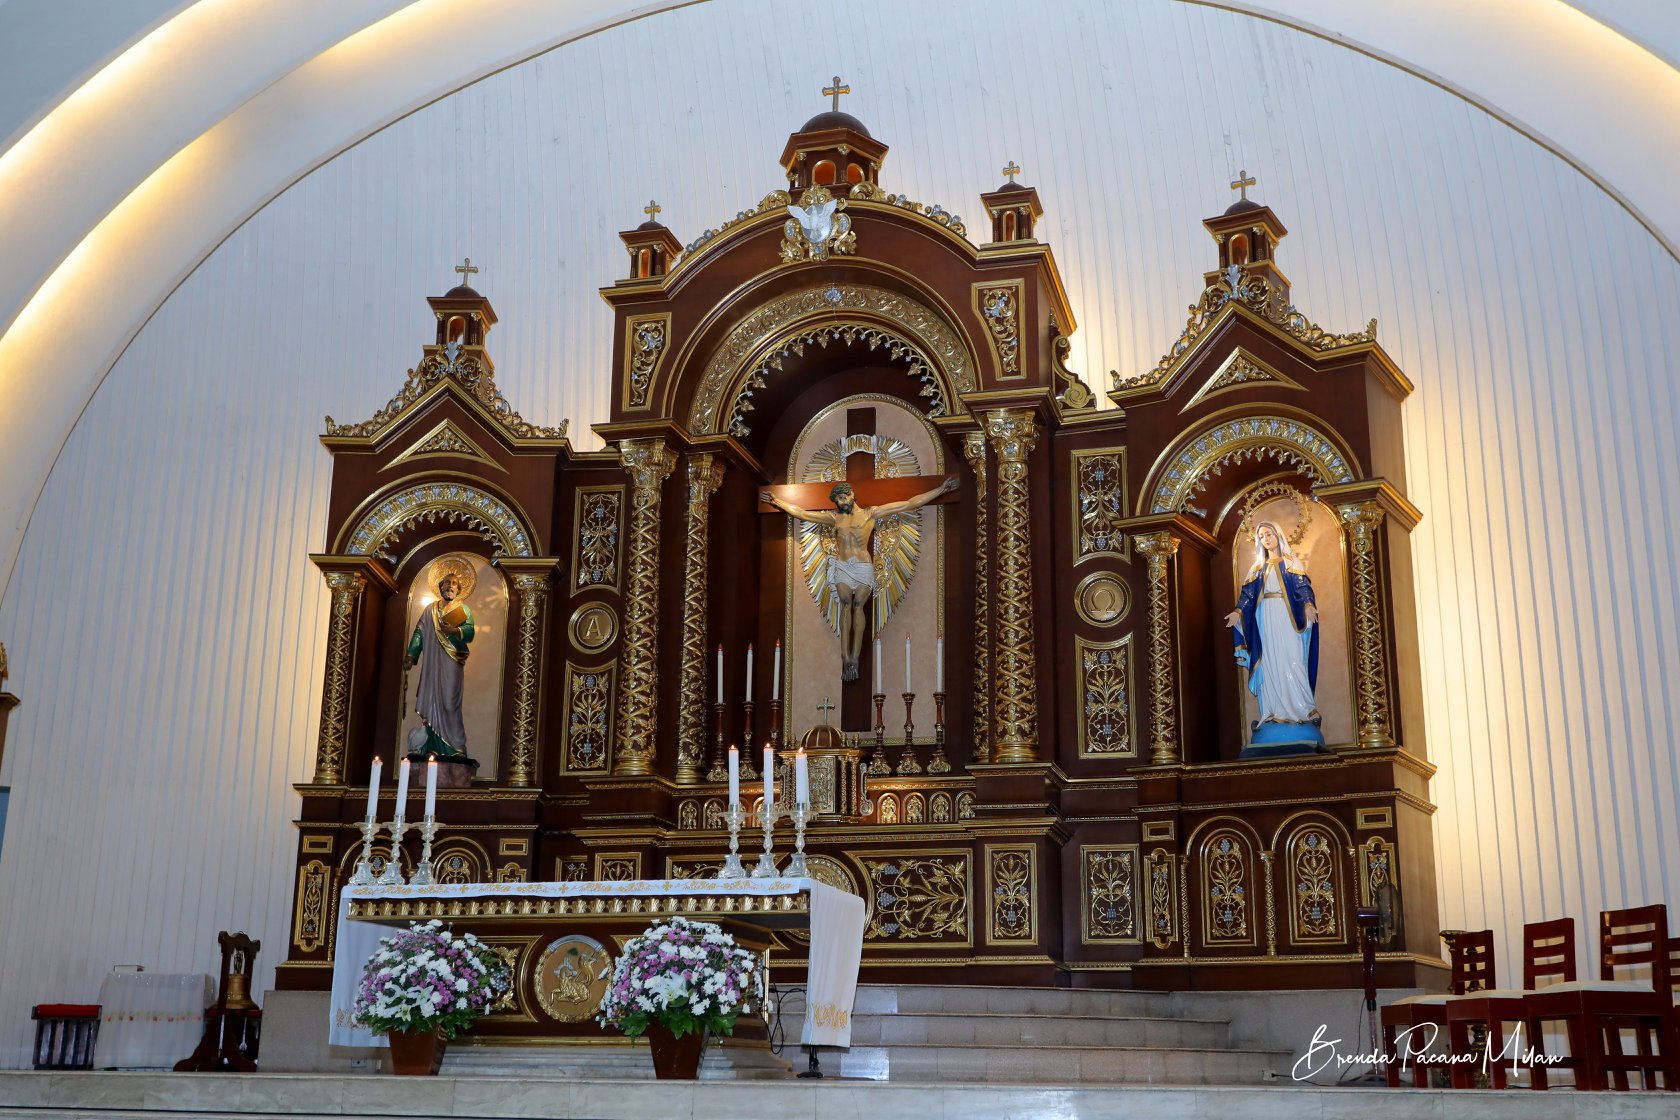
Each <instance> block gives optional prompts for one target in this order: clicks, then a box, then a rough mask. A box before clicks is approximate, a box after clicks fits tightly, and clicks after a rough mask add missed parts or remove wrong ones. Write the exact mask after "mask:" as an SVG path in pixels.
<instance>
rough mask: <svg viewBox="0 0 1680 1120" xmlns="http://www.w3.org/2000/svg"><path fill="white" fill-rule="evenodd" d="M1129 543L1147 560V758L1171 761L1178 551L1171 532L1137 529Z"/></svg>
mask: <svg viewBox="0 0 1680 1120" xmlns="http://www.w3.org/2000/svg"><path fill="white" fill-rule="evenodd" d="M1132 543H1133V544H1134V545H1135V546H1136V548H1137V550H1138V555H1140V556H1142V557H1143V558H1144V559H1145V560H1146V561H1148V564H1149V760H1150V761H1151V762H1154V763H1173V762H1177V761H1178V760H1179V753H1178V708H1177V707H1176V705H1175V703H1174V700H1173V656H1172V597H1171V595H1170V593H1169V589H1168V585H1167V577H1168V570H1169V566H1170V564H1171V562H1172V559H1173V557H1174V556H1176V555H1178V543H1179V542H1178V538H1177V537H1175V536H1173V535H1172V534H1171V533H1141V534H1139V535H1138V536H1136V537H1133V538H1132Z"/></svg>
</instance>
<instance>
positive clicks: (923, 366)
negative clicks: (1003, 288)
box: [688, 284, 976, 435]
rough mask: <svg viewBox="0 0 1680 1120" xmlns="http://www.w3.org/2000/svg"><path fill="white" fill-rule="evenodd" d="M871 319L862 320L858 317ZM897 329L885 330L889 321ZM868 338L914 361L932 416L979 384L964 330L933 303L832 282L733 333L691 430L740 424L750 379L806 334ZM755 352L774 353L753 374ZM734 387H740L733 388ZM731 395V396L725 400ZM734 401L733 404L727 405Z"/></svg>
mask: <svg viewBox="0 0 1680 1120" xmlns="http://www.w3.org/2000/svg"><path fill="white" fill-rule="evenodd" d="M860 315H863V316H868V317H869V319H870V320H874V321H869V320H860V319H859V318H858V316H860ZM883 323H886V324H891V325H892V327H893V328H894V329H890V330H889V329H885V328H884V327H883V326H882V324H883ZM807 337H808V338H809V339H810V341H812V342H817V343H818V344H821V341H820V340H834V339H839V340H840V341H843V342H846V343H847V344H848V345H850V344H851V343H852V342H853V341H860V342H864V343H866V344H867V345H869V346H870V347H871V348H874V347H878V346H882V345H886V346H887V347H888V352H889V353H890V354H893V355H894V356H895V357H900V356H901V357H903V358H904V359H905V360H908V361H909V362H910V373H911V375H912V376H915V377H918V378H920V379H921V381H922V394H923V395H924V396H927V397H931V398H933V401H934V403H933V405H932V407H931V408H930V409H929V412H930V414H932V415H935V416H942V415H944V414H945V412H946V411H947V410H949V409H956V410H958V411H960V410H961V402H960V401H958V400H956V399H955V398H956V395H957V394H959V393H967V392H972V391H973V390H974V389H975V388H976V385H975V380H974V370H973V365H972V362H971V361H970V358H969V356H968V352H967V349H966V348H965V347H964V345H963V341H962V335H961V334H960V333H959V332H958V331H957V330H956V329H955V328H954V327H952V326H951V324H950V323H948V322H947V321H946V320H945V319H944V317H942V316H941V315H939V314H938V313H937V312H935V311H934V310H932V309H931V308H929V307H927V306H926V305H924V304H922V303H919V302H917V301H916V300H913V299H911V298H909V297H908V296H904V295H901V294H899V293H897V292H892V291H888V290H887V289H885V288H878V287H874V286H871V285H867V284H825V285H820V286H817V287H811V288H805V289H802V290H800V291H797V292H791V293H789V294H787V295H785V296H780V297H778V298H777V299H774V300H771V301H770V302H768V303H766V304H763V305H762V306H760V307H758V308H757V309H756V310H754V311H753V312H752V313H751V314H749V315H748V316H747V317H746V318H744V319H742V320H741V322H739V323H737V324H736V325H735V327H734V328H733V329H732V330H730V332H729V334H728V335H727V336H726V337H725V338H724V340H723V342H722V343H721V344H720V345H719V346H718V348H717V351H716V352H715V353H714V354H713V355H712V357H711V360H710V361H708V362H707V364H706V370H705V373H704V374H702V376H701V378H700V385H699V388H698V389H697V390H696V392H695V396H694V403H693V405H692V406H691V407H690V409H689V414H688V427H689V430H690V431H692V432H693V433H695V434H696V435H710V434H712V433H715V432H717V431H719V429H720V427H728V426H730V425H732V424H733V422H734V421H735V419H736V418H737V416H738V415H739V413H740V412H741V409H740V408H739V407H737V402H738V401H739V400H740V398H741V396H742V394H743V393H744V392H745V391H746V390H747V387H748V386H747V382H749V381H750V380H751V379H752V378H755V377H756V378H759V379H760V382H761V383H762V378H763V375H764V374H765V373H766V372H768V371H769V370H771V369H780V368H781V364H782V362H784V361H785V360H786V358H787V357H789V356H792V355H793V354H795V353H802V352H803V347H804V345H805V343H804V341H802V340H804V339H806V338H807ZM755 354H763V355H767V356H766V357H764V358H763V359H761V360H760V361H759V363H758V366H757V369H756V370H754V371H752V372H751V373H749V371H748V369H747V366H748V363H749V362H750V361H751V359H752V356H753V355H755ZM731 385H736V386H737V387H736V388H735V390H734V392H733V393H731V392H730V387H731ZM726 398H727V400H726ZM726 406H727V407H726Z"/></svg>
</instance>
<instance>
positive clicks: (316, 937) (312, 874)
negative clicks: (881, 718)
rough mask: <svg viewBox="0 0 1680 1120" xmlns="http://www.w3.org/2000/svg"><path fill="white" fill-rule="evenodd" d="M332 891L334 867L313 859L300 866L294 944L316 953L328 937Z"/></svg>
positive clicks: (293, 917) (307, 951)
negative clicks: (332, 868) (328, 908)
mask: <svg viewBox="0 0 1680 1120" xmlns="http://www.w3.org/2000/svg"><path fill="white" fill-rule="evenodd" d="M331 895H332V871H331V870H330V869H329V868H328V867H327V865H326V864H325V863H322V862H321V861H320V860H318V859H312V860H310V861H309V862H308V863H306V864H304V865H303V866H302V867H300V868H298V886H297V911H296V913H295V914H294V915H293V916H292V944H293V945H295V946H297V948H298V951H299V952H302V953H313V952H314V951H315V950H317V949H319V948H320V947H321V946H322V944H324V943H325V941H326V937H327V899H328V898H329V897H330V896H331Z"/></svg>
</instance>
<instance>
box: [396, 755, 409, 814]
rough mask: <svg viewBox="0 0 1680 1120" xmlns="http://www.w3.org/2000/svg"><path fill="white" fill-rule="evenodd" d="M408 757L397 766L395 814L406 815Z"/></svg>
mask: <svg viewBox="0 0 1680 1120" xmlns="http://www.w3.org/2000/svg"><path fill="white" fill-rule="evenodd" d="M408 765H409V763H408V759H406V758H405V759H403V760H402V765H401V766H400V767H398V768H397V816H399V817H404V818H406V817H407V816H408V811H407V810H408Z"/></svg>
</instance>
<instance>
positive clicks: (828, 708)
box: [817, 696, 834, 723]
mask: <svg viewBox="0 0 1680 1120" xmlns="http://www.w3.org/2000/svg"><path fill="white" fill-rule="evenodd" d="M833 710H834V702H833V701H832V700H830V699H829V698H828V697H827V696H824V697H823V702H822V703H821V704H818V705H817V711H819V712H821V713H823V722H824V723H827V722H828V713H829V712H832V711H833Z"/></svg>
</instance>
